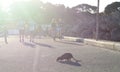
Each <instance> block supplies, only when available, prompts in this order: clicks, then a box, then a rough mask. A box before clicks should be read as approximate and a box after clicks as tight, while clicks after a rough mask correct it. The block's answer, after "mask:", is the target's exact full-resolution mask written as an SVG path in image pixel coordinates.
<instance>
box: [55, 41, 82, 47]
mask: <svg viewBox="0 0 120 72" xmlns="http://www.w3.org/2000/svg"><path fill="white" fill-rule="evenodd" d="M56 42H59V43H64V44H72V45H79V46H80V45H81V46H83V44H82V43H81V44H80V43H76V42H68V41H56Z"/></svg>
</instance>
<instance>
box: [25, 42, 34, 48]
mask: <svg viewBox="0 0 120 72" xmlns="http://www.w3.org/2000/svg"><path fill="white" fill-rule="evenodd" d="M23 45H25V46H29V47H32V48H35V47H36V45H35V44H33V43H28V42H24V43H23Z"/></svg>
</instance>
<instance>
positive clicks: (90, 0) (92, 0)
mask: <svg viewBox="0 0 120 72" xmlns="http://www.w3.org/2000/svg"><path fill="white" fill-rule="evenodd" d="M41 1H43V2H51V3H53V4H64V5H65V6H68V7H73V6H76V5H78V4H82V3H86V4H90V5H94V6H97V1H98V0H41ZM116 1H118V2H120V0H100V12H102V11H104V8H105V7H106V6H107V5H108V4H111V3H112V2H116Z"/></svg>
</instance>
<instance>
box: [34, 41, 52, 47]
mask: <svg viewBox="0 0 120 72" xmlns="http://www.w3.org/2000/svg"><path fill="white" fill-rule="evenodd" d="M34 44H36V45H39V46H43V47H48V48H54V47H53V46H51V45H48V44H42V43H37V42H34Z"/></svg>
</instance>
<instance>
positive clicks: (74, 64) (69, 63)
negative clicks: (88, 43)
mask: <svg viewBox="0 0 120 72" xmlns="http://www.w3.org/2000/svg"><path fill="white" fill-rule="evenodd" d="M59 63H62V64H68V65H72V66H82V65H81V64H80V63H79V62H73V61H59Z"/></svg>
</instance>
